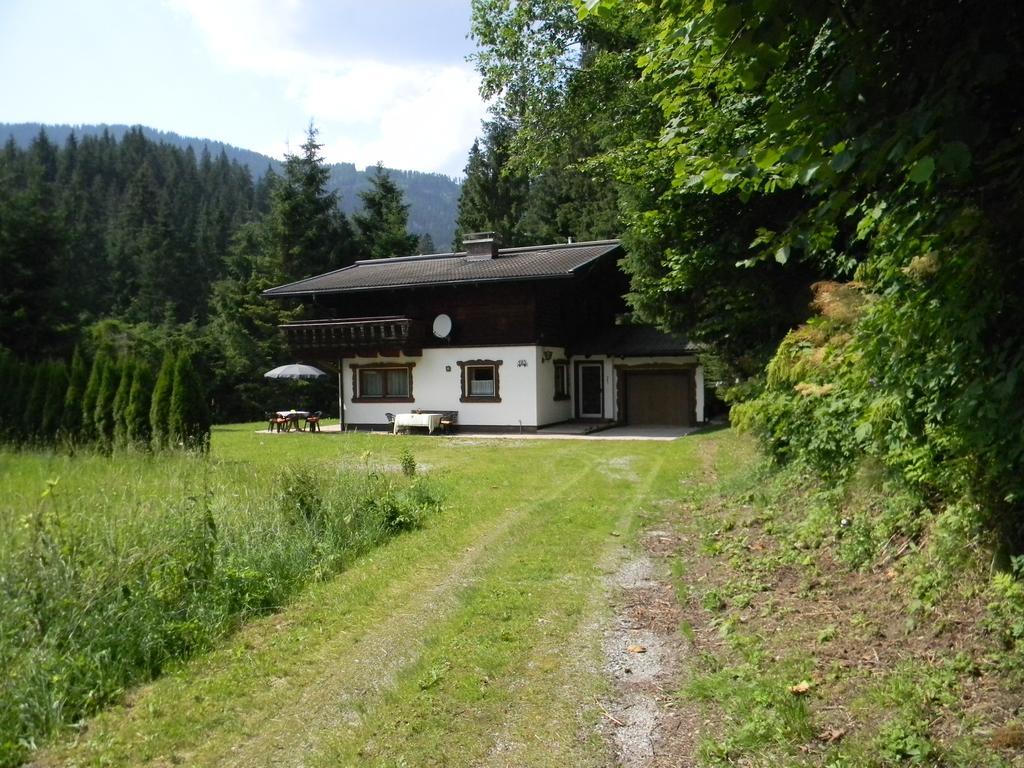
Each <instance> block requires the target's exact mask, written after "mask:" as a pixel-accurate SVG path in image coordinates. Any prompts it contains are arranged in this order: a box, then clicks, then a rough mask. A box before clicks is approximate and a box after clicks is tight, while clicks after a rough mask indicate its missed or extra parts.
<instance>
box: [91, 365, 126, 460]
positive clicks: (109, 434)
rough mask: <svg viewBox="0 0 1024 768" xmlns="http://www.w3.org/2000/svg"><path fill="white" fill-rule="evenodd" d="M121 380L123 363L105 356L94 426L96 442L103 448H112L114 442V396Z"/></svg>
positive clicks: (97, 394)
mask: <svg viewBox="0 0 1024 768" xmlns="http://www.w3.org/2000/svg"><path fill="white" fill-rule="evenodd" d="M120 380H121V365H120V364H118V363H116V362H114V361H113V360H110V359H109V358H104V364H103V371H102V373H101V374H100V385H99V389H98V390H97V391H96V404H95V406H94V407H93V428H94V429H95V434H96V442H97V443H98V444H99V446H100V448H101V449H102V450H110V448H111V447H112V445H113V443H114V398H115V397H116V396H117V386H118V384H119V382H120Z"/></svg>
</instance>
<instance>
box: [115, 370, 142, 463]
mask: <svg viewBox="0 0 1024 768" xmlns="http://www.w3.org/2000/svg"><path fill="white" fill-rule="evenodd" d="M136 365H137V363H136V362H135V360H133V359H132V358H130V357H126V358H125V359H124V360H122V361H121V366H120V368H121V371H120V373H121V375H120V378H119V379H118V382H117V391H116V392H115V394H114V402H113V405H112V406H111V416H112V418H113V421H114V445H115V446H116V447H118V448H124V447H125V446H126V445H127V443H128V426H127V423H126V422H125V411H126V410H127V408H128V395H129V393H130V392H131V388H132V381H133V380H134V378H135V366H136Z"/></svg>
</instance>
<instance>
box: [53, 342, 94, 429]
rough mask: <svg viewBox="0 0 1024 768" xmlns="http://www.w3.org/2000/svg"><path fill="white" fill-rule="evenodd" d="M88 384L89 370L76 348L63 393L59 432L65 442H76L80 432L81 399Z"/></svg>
mask: <svg viewBox="0 0 1024 768" xmlns="http://www.w3.org/2000/svg"><path fill="white" fill-rule="evenodd" d="M88 382H89V369H88V368H87V367H86V364H85V358H83V357H82V352H81V350H80V349H79V348H78V347H75V351H74V354H72V356H71V367H70V369H69V370H68V388H67V391H66V392H65V393H64V411H63V413H62V414H61V423H60V432H61V436H62V438H63V439H65V440H71V441H77V440H78V438H79V437H80V435H81V431H82V397H83V395H84V394H85V387H86V385H87V384H88Z"/></svg>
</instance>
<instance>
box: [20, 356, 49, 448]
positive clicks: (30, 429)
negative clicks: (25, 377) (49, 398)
mask: <svg viewBox="0 0 1024 768" xmlns="http://www.w3.org/2000/svg"><path fill="white" fill-rule="evenodd" d="M30 369H31V382H32V383H31V384H30V386H29V389H28V399H27V400H26V402H25V407H24V410H23V411H22V413H21V428H20V430H19V433H20V436H21V439H23V440H35V439H38V438H39V436H40V431H41V429H42V421H43V407H44V406H45V405H46V391H47V389H49V373H50V366H49V363H46V362H43V363H36V364H35V365H32V366H30Z"/></svg>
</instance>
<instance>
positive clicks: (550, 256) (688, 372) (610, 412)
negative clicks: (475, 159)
mask: <svg viewBox="0 0 1024 768" xmlns="http://www.w3.org/2000/svg"><path fill="white" fill-rule="evenodd" d="M465 245H466V251H465V252H460V253H443V254H434V255H428V256H404V257H396V258H389V259H376V260H368V261H360V262H357V263H355V264H353V265H352V266H349V267H345V268H344V269H339V270H335V271H333V272H328V273H326V274H323V275H317V276H315V277H310V278H307V279H305V280H299V281H298V282H295V283H289V284H288V285H282V286H278V287H276V288H271V289H270V290H268V291H266V292H265V293H264V295H265V296H267V297H272V298H275V299H293V300H298V301H300V302H303V303H305V304H306V305H307V306H308V309H309V314H310V315H311V316H312V317H314V318H316V319H312V320H304V321H302V322H296V323H289V324H287V325H284V326H282V330H283V332H284V334H285V336H286V339H287V342H288V346H289V347H290V349H291V351H292V353H293V354H294V355H295V356H296V358H297V359H301V360H306V361H310V362H317V363H319V364H320V365H322V366H324V367H327V368H330V369H332V370H335V371H339V372H340V373H341V377H340V384H341V394H340V397H339V399H340V400H342V402H343V404H344V411H343V423H345V424H346V425H347V426H354V427H362V428H367V427H382V426H384V425H386V424H387V421H388V419H387V416H386V414H387V413H398V412H407V411H413V410H424V411H457V413H458V415H457V419H458V424H459V427H460V428H463V429H472V430H494V431H520V430H521V431H533V430H536V429H537V428H538V427H543V426H546V425H551V424H557V423H560V422H566V421H571V420H593V421H595V422H602V421H605V422H614V423H620V424H658V425H693V424H696V423H699V422H701V421H703V420H704V376H703V371H702V369H701V366H700V363H699V360H698V358H697V356H696V350H695V349H694V348H693V347H692V346H691V345H690V344H689V343H688V342H687V341H686V340H685V339H681V338H678V337H674V336H669V335H666V334H663V333H660V332H658V331H656V330H654V329H651V328H643V327H637V326H630V325H616V318H621V316H622V313H623V312H624V311H625V310H626V306H625V302H624V301H623V298H622V296H623V294H624V293H625V292H626V289H627V287H628V284H627V280H626V277H625V275H624V274H623V273H622V271H621V270H620V269H619V267H618V264H617V262H618V260H619V259H620V258H621V257H622V255H623V251H622V246H621V245H620V243H619V242H618V241H617V240H602V241H597V242H583V243H567V244H559V245H543V246H534V247H528V248H501V249H499V248H498V245H497V243H496V242H495V240H494V237H493V235H492V234H490V233H483V234H478V235H468V236H467V240H466V242H465Z"/></svg>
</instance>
